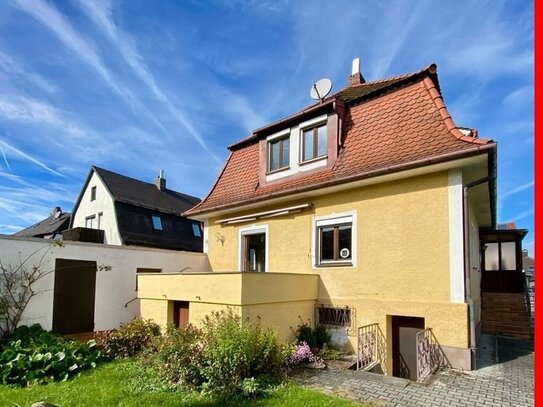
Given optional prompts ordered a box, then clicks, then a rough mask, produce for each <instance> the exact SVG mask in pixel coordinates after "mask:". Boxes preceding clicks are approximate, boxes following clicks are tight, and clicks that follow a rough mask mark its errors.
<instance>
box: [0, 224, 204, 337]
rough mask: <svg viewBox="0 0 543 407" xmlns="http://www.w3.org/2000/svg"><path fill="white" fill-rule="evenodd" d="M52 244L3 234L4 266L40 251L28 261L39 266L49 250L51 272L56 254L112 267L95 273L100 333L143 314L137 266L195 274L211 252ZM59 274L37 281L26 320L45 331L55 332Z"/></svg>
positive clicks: (47, 266) (0, 239)
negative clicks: (55, 283) (55, 297)
mask: <svg viewBox="0 0 543 407" xmlns="http://www.w3.org/2000/svg"><path fill="white" fill-rule="evenodd" d="M51 244H52V241H51V240H47V239H35V238H21V237H14V236H5V235H0V259H1V261H2V263H3V264H4V266H6V265H8V264H12V265H17V264H19V259H23V260H24V259H26V258H27V257H28V256H29V255H31V254H32V253H33V252H36V251H38V252H37V253H36V254H34V255H33V256H32V257H31V258H30V260H29V261H28V262H27V263H26V264H27V266H29V267H31V266H32V265H35V264H37V263H38V262H39V260H40V258H41V256H42V255H43V254H44V253H46V255H45V257H44V259H43V262H42V269H43V270H46V271H48V270H52V269H54V267H55V261H56V259H57V258H60V259H70V260H87V261H96V263H97V265H98V266H101V265H105V266H110V267H111V270H110V271H97V273H96V299H95V306H94V330H95V331H99V330H103V329H113V328H116V327H117V326H119V324H120V323H122V322H126V321H129V320H131V319H132V318H133V317H134V316H136V315H138V314H139V300H134V298H136V296H137V292H136V269H137V268H157V269H162V272H164V273H168V272H178V271H181V270H182V269H185V268H189V269H188V270H190V271H191V272H194V271H207V269H208V267H207V264H208V263H207V255H205V254H203V253H191V252H182V251H173V250H162V249H153V248H144V247H133V246H113V245H104V244H97V243H85V242H72V241H64V247H53V246H52V245H51ZM54 278H55V277H54V273H51V274H49V275H48V276H47V277H45V278H44V279H43V280H40V282H39V285H36V290H37V291H39V294H38V295H37V296H36V297H34V298H33V299H32V301H31V302H30V304H29V305H28V307H27V309H26V311H25V313H24V318H23V321H22V323H23V324H27V325H31V324H34V323H39V324H41V325H42V327H43V328H44V329H47V330H51V328H52V324H53V288H54V281H55V280H54ZM131 300H133V301H132V302H130V303H129V304H128V305H127V306H126V307H125V304H126V303H128V302H129V301H131Z"/></svg>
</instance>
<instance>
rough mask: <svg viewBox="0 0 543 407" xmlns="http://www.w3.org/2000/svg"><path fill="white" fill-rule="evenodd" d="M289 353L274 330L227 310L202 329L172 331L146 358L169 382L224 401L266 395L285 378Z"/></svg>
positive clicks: (154, 343) (154, 344)
mask: <svg viewBox="0 0 543 407" xmlns="http://www.w3.org/2000/svg"><path fill="white" fill-rule="evenodd" d="M288 355H290V353H289V354H287V353H285V351H284V349H283V348H282V347H281V346H280V345H279V343H278V341H277V336H276V334H275V333H274V332H273V331H270V330H264V329H263V328H262V327H261V325H260V324H259V323H256V324H250V323H246V324H242V323H241V319H240V317H239V316H237V315H235V314H234V312H233V311H232V310H231V309H228V311H221V312H213V313H211V314H210V315H209V316H208V317H206V318H205V320H204V322H203V326H202V328H201V329H199V328H195V327H193V326H191V325H188V326H186V327H183V328H179V329H177V328H175V327H173V326H170V327H168V329H167V331H166V333H165V335H164V336H162V337H157V338H155V339H154V340H153V341H152V343H151V345H150V346H149V347H148V350H147V351H145V352H144V353H143V354H142V359H143V360H144V361H145V362H144V363H145V364H146V366H148V367H150V368H151V369H152V370H153V372H155V374H156V376H157V377H159V378H160V379H161V380H164V381H165V382H167V383H170V384H172V385H174V386H180V387H182V388H184V389H188V390H197V391H201V392H203V393H207V394H210V395H212V396H214V397H216V398H218V399H225V398H229V397H232V396H245V397H253V396H256V395H258V394H261V393H262V392H264V391H265V389H267V388H269V387H270V386H271V385H273V384H274V383H276V382H278V380H279V379H281V378H282V375H283V372H282V366H283V362H284V360H285V358H286V357H287V356H288Z"/></svg>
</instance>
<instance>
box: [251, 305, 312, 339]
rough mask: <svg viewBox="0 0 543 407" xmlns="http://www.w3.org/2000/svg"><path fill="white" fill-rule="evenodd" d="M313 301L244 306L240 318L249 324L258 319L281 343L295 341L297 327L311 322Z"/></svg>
mask: <svg viewBox="0 0 543 407" xmlns="http://www.w3.org/2000/svg"><path fill="white" fill-rule="evenodd" d="M314 315H315V301H296V302H294V301H293V302H282V303H275V304H271V303H270V304H255V305H246V306H244V307H243V308H242V318H243V320H244V321H245V320H246V319H248V320H249V321H251V322H256V321H257V320H258V319H260V321H261V323H262V325H263V326H265V327H269V328H272V329H273V330H274V331H276V332H277V335H278V338H279V340H280V341H281V342H291V341H294V339H295V332H296V329H297V328H298V325H300V324H301V323H307V321H313V319H314Z"/></svg>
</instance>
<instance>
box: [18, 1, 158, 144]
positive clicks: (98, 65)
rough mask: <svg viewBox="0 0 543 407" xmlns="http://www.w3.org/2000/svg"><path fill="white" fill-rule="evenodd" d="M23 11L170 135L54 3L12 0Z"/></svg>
mask: <svg viewBox="0 0 543 407" xmlns="http://www.w3.org/2000/svg"><path fill="white" fill-rule="evenodd" d="M11 1H12V3H14V4H15V5H16V7H18V8H19V9H20V10H21V11H23V12H25V13H27V14H28V15H30V16H32V17H33V18H34V19H36V20H37V21H39V22H40V23H42V24H43V25H44V26H45V27H47V28H48V29H49V30H51V31H52V32H53V33H54V34H55V35H56V36H57V38H58V39H59V40H60V41H61V42H62V43H63V44H64V45H65V46H66V47H67V48H69V49H71V50H72V51H73V52H74V53H75V54H76V55H77V56H78V57H79V58H80V59H81V60H82V61H84V62H85V63H87V64H88V65H89V66H91V67H92V68H93V69H94V70H95V71H96V72H97V73H98V75H100V77H101V78H102V79H103V80H104V81H105V82H106V83H107V85H108V86H109V87H110V88H111V89H112V90H113V91H114V92H115V93H117V94H118V95H119V96H120V97H121V98H122V99H123V100H124V101H125V102H126V103H127V104H128V105H129V106H131V107H132V108H133V109H134V110H136V111H139V112H143V113H144V114H145V115H146V116H147V117H149V118H150V119H151V120H152V121H153V122H154V124H155V125H157V126H158V127H159V128H160V129H161V130H162V131H163V132H164V133H166V134H167V133H168V132H167V130H166V129H165V128H164V126H163V125H162V124H161V123H160V121H158V120H157V119H156V117H155V116H154V115H153V114H152V113H151V112H150V111H149V110H148V109H147V108H146V107H145V106H143V105H142V104H141V102H140V101H139V100H138V98H137V97H136V96H135V95H134V94H133V93H132V92H131V91H130V90H129V89H127V88H126V87H124V86H123V85H121V82H120V81H119V79H118V78H115V77H114V76H113V74H112V73H111V72H110V71H109V69H108V68H107V67H106V65H105V64H104V62H103V61H102V58H101V57H100V54H99V53H98V51H97V50H96V47H95V46H94V44H93V43H92V42H91V41H88V40H85V39H83V37H81V36H80V35H79V34H78V33H77V32H76V30H75V29H74V28H73V26H72V25H71V24H70V23H69V21H68V20H66V18H64V16H63V15H62V14H61V13H60V12H59V11H58V10H57V9H56V8H55V7H54V6H53V5H51V4H49V3H47V2H45V1H44V0H11Z"/></svg>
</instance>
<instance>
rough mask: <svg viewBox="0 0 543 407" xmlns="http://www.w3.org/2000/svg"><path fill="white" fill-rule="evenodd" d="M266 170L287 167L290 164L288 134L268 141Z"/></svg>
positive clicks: (270, 170)
mask: <svg viewBox="0 0 543 407" xmlns="http://www.w3.org/2000/svg"><path fill="white" fill-rule="evenodd" d="M268 154H269V159H268V172H272V171H277V170H280V169H283V168H288V166H289V164H290V135H287V136H285V137H281V138H279V139H275V140H272V141H269V142H268Z"/></svg>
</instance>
